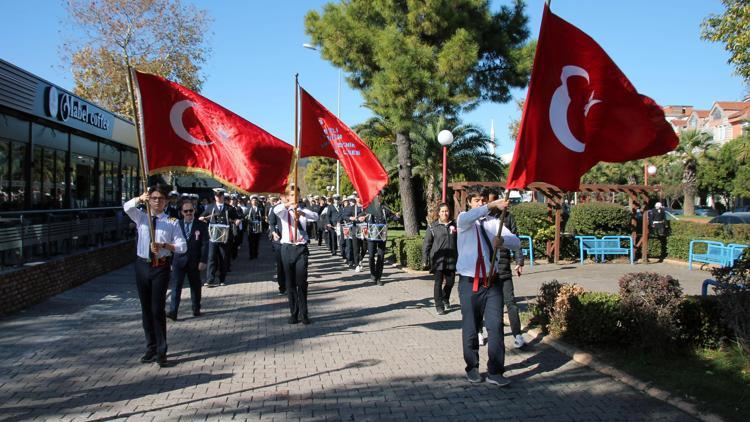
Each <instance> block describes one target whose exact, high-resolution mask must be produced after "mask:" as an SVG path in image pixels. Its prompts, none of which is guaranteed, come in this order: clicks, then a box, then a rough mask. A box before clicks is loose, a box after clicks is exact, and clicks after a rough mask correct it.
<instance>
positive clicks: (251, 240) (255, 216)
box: [247, 199, 270, 259]
mask: <svg viewBox="0 0 750 422" xmlns="http://www.w3.org/2000/svg"><path fill="white" fill-rule="evenodd" d="M251 201H253V202H252V204H251V205H250V207H249V208H248V210H247V220H248V226H249V227H248V231H247V241H248V246H249V248H250V249H249V252H248V257H249V258H250V259H255V258H257V257H258V244H259V242H260V235H261V232H260V231H259V232H257V233H256V232H254V231H253V227H254V224H261V226H260V228H261V229H262V224H263V223H262V221H263V209H261V207H260V206H259V205H258V201H257V200H256V199H253V200H251ZM269 230H270V229H269Z"/></svg>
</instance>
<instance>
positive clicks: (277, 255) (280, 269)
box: [271, 242, 286, 293]
mask: <svg viewBox="0 0 750 422" xmlns="http://www.w3.org/2000/svg"><path fill="white" fill-rule="evenodd" d="M271 247H272V248H273V258H274V262H276V282H277V283H279V291H280V292H281V293H286V278H285V277H284V262H283V261H282V260H281V243H280V242H271Z"/></svg>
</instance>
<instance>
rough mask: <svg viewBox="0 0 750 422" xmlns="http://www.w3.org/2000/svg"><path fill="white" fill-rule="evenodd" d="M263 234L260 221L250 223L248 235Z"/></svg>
mask: <svg viewBox="0 0 750 422" xmlns="http://www.w3.org/2000/svg"><path fill="white" fill-rule="evenodd" d="M262 232H263V224H262V223H261V221H260V220H253V221H251V222H250V233H254V234H258V233H262Z"/></svg>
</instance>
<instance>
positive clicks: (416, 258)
mask: <svg viewBox="0 0 750 422" xmlns="http://www.w3.org/2000/svg"><path fill="white" fill-rule="evenodd" d="M422 243H423V239H422V236H410V237H399V238H396V239H393V242H392V249H391V253H393V256H394V257H395V259H396V262H398V263H399V264H400V265H402V266H404V267H408V268H411V269H412V270H421V269H422Z"/></svg>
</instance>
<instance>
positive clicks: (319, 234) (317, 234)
mask: <svg viewBox="0 0 750 422" xmlns="http://www.w3.org/2000/svg"><path fill="white" fill-rule="evenodd" d="M324 231H325V229H324V228H323V225H322V224H318V226H317V230H316V232H315V239H317V240H318V246H320V245H321V244H322V243H323V233H324Z"/></svg>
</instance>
